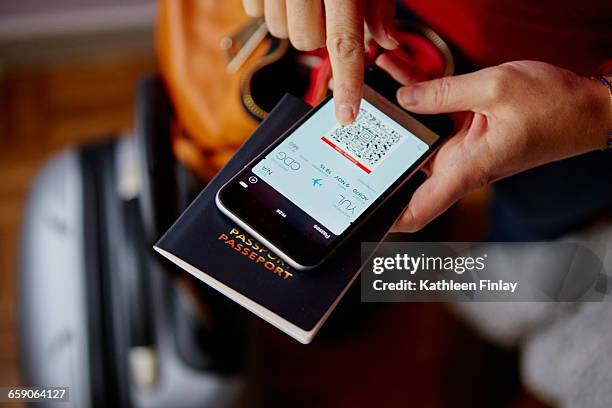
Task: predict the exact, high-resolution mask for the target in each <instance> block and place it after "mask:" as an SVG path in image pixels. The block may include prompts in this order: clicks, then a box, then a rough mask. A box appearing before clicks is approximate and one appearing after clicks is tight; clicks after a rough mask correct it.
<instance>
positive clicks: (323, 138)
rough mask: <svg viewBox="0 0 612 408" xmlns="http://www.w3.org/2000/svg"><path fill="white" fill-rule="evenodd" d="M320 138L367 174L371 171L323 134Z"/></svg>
mask: <svg viewBox="0 0 612 408" xmlns="http://www.w3.org/2000/svg"><path fill="white" fill-rule="evenodd" d="M321 140H322V141H324V142H325V143H327V144H328V145H330V146H331V147H333V148H334V150H335V151H337V152H338V153H340V154H341V155H343V156H344V157H346V158H347V159H349V160H350V161H351V162H352V163H353V164H355V165H356V166H357V167H359V168H360V169H361V170H363V171H365V172H366V173H368V174H370V173H371V172H372V170H370V169H368V168H367V167H366V166H364V165H363V164H361V163H359V162H358V161H357V160H355V158H354V157H353V156H351V155H349V154H348V153H347V152H345V151H344V150H342V149H341V148H339V147H338V146H336V145H335V144H334V142H332V141H331V140H329V139H328V138H326V137H325V136H323V137H322V138H321Z"/></svg>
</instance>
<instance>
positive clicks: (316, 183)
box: [312, 178, 323, 187]
mask: <svg viewBox="0 0 612 408" xmlns="http://www.w3.org/2000/svg"><path fill="white" fill-rule="evenodd" d="M322 185H323V184H321V179H314V178H313V179H312V186H313V187H315V186H319V187H321V186H322Z"/></svg>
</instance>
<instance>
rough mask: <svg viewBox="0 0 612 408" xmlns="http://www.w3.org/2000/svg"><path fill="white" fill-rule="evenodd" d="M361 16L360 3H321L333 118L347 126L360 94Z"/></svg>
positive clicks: (345, 0) (350, 0)
mask: <svg viewBox="0 0 612 408" xmlns="http://www.w3.org/2000/svg"><path fill="white" fill-rule="evenodd" d="M363 13H364V4H363V0H325V23H326V35H327V51H328V52H329V59H330V62H331V66H332V72H333V76H334V100H335V104H336V117H337V118H338V121H339V122H340V123H342V124H347V123H351V122H352V121H353V120H354V119H355V117H356V116H357V112H359V104H360V102H361V95H362V92H363V72H364V54H365V51H364V42H363V25H364V14H363Z"/></svg>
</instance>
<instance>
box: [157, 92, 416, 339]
mask: <svg viewBox="0 0 612 408" xmlns="http://www.w3.org/2000/svg"><path fill="white" fill-rule="evenodd" d="M309 110H310V106H309V105H307V104H305V103H304V102H302V101H301V100H300V99H298V98H295V97H293V96H291V95H286V96H285V97H284V98H283V99H282V100H281V101H280V102H279V103H278V105H277V106H276V107H275V108H274V110H273V111H272V112H270V114H269V115H268V117H267V118H266V120H264V121H263V122H262V123H261V125H260V126H259V127H258V128H257V130H256V131H255V132H254V133H253V135H252V136H251V137H250V138H249V139H248V140H247V141H246V142H245V143H244V144H243V145H242V147H241V148H240V149H239V150H238V151H237V152H236V154H235V155H234V157H232V159H231V160H230V161H229V162H228V163H227V164H226V165H225V167H224V168H223V169H221V171H220V172H219V173H218V174H217V176H216V177H215V178H214V179H213V180H212V181H211V182H210V183H209V184H208V185H207V186H206V187H205V188H204V190H202V192H201V193H200V194H199V195H198V196H197V197H196V199H195V200H194V201H193V202H192V203H191V204H190V206H189V207H188V208H187V209H186V210H185V212H183V214H182V215H181V216H180V217H179V219H178V220H177V221H176V222H175V223H174V225H172V227H170V229H168V231H167V232H166V233H165V234H164V235H163V236H162V238H161V239H160V240H159V241H158V242H157V244H156V245H155V249H156V250H157V251H158V252H159V253H161V254H162V255H163V256H165V257H166V258H168V259H169V260H171V261H172V262H174V263H175V264H177V265H178V266H180V267H181V268H183V269H184V270H186V271H187V272H189V273H191V274H192V275H194V276H195V277H197V278H198V279H200V280H202V281H203V282H205V283H206V284H208V285H210V286H211V287H213V288H214V289H216V290H218V291H219V292H221V293H223V294H224V295H226V296H228V297H229V298H231V299H232V300H234V301H235V302H237V303H239V304H240V305H242V306H244V307H245V308H247V309H248V310H250V311H251V312H253V313H255V314H256V315H258V316H259V317H261V318H263V319H264V320H266V321H268V322H269V323H270V324H272V325H274V326H275V327H277V328H279V329H280V330H282V331H284V332H285V333H287V334H288V335H290V336H292V337H293V338H295V339H296V340H298V341H300V342H302V343H305V344H306V343H310V341H311V340H312V339H313V337H314V336H315V335H316V333H317V332H318V331H319V329H320V328H321V326H322V325H323V323H324V322H325V320H326V319H327V317H328V316H329V315H330V313H331V312H332V311H333V309H334V308H335V306H336V305H337V304H338V302H339V301H340V299H342V297H343V296H344V294H345V293H346V291H347V290H348V289H349V287H350V286H351V284H352V283H353V282H354V281H355V279H356V278H357V276H358V275H359V271H360V269H361V265H362V259H367V258H368V255H370V254H361V242H379V241H381V240H383V239H384V237H385V235H386V234H387V231H388V230H389V228H390V227H391V225H392V224H393V223H394V221H395V219H396V218H397V217H398V216H399V215H400V214H401V212H402V210H403V208H404V206H405V205H406V203H407V202H408V200H409V198H410V196H411V195H412V192H413V191H414V189H415V187H416V186H417V185H418V184H419V183H420V182H421V181H422V178H421V177H418V176H417V177H413V178H412V179H411V180H410V181H409V182H407V183H405V184H404V185H403V187H402V188H401V189H400V190H399V191H397V192H396V194H395V195H394V197H393V198H391V199H389V200H387V201H386V202H385V203H384V204H383V205H382V206H381V207H379V208H378V209H377V210H376V212H375V213H374V214H373V215H372V216H371V217H370V218H369V219H368V221H367V222H366V224H365V225H364V226H363V228H361V229H359V230H358V231H356V232H355V233H354V234H353V235H352V236H351V237H350V238H349V239H348V240H347V241H345V243H344V244H342V247H341V248H340V249H339V250H337V251H335V253H334V254H333V255H332V256H330V257H329V258H328V259H327V261H326V262H325V263H324V264H322V265H321V266H319V267H317V268H315V269H313V270H309V271H306V272H302V271H297V270H294V269H292V268H291V267H290V266H289V265H287V264H286V263H285V262H284V261H283V260H282V259H280V258H279V257H278V256H276V255H275V254H274V253H272V252H270V251H269V250H268V249H267V248H265V247H264V246H263V245H261V244H260V243H258V242H257V241H256V240H255V239H254V238H252V237H250V236H249V235H247V234H246V233H245V232H244V231H242V230H241V229H240V228H239V227H238V226H236V225H235V224H234V223H233V222H232V221H231V220H229V219H228V218H227V217H225V216H224V215H223V214H222V213H221V212H220V211H219V210H218V209H217V206H216V204H215V195H216V193H217V190H219V188H221V187H222V186H223V184H225V183H226V182H227V181H228V180H229V179H230V178H231V177H232V176H233V175H234V174H236V173H237V172H238V171H239V170H240V169H242V167H244V166H245V165H246V164H247V163H248V162H249V161H251V160H252V159H253V158H254V157H255V156H257V155H258V154H259V153H260V152H261V151H262V150H263V149H265V148H266V147H267V146H268V145H269V144H270V143H272V142H273V141H274V140H276V139H277V138H278V137H279V136H281V135H282V134H283V133H284V132H285V131H286V130H288V129H289V128H290V127H291V126H292V125H293V124H294V123H295V122H297V121H298V120H299V119H300V118H301V117H302V116H304V115H305V114H306V113H307V112H308V111H309ZM362 256H363V257H362Z"/></svg>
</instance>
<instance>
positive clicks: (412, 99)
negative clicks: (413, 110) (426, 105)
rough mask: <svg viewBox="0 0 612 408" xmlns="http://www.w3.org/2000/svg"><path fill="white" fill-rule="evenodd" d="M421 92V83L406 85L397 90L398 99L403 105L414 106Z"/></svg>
mask: <svg viewBox="0 0 612 408" xmlns="http://www.w3.org/2000/svg"><path fill="white" fill-rule="evenodd" d="M421 93H422V89H421V86H420V85H411V86H405V87H403V88H400V89H399V90H398V91H397V100H398V101H399V102H400V103H401V104H402V105H408V106H413V105H416V104H417V103H418V102H419V98H420V96H421Z"/></svg>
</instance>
